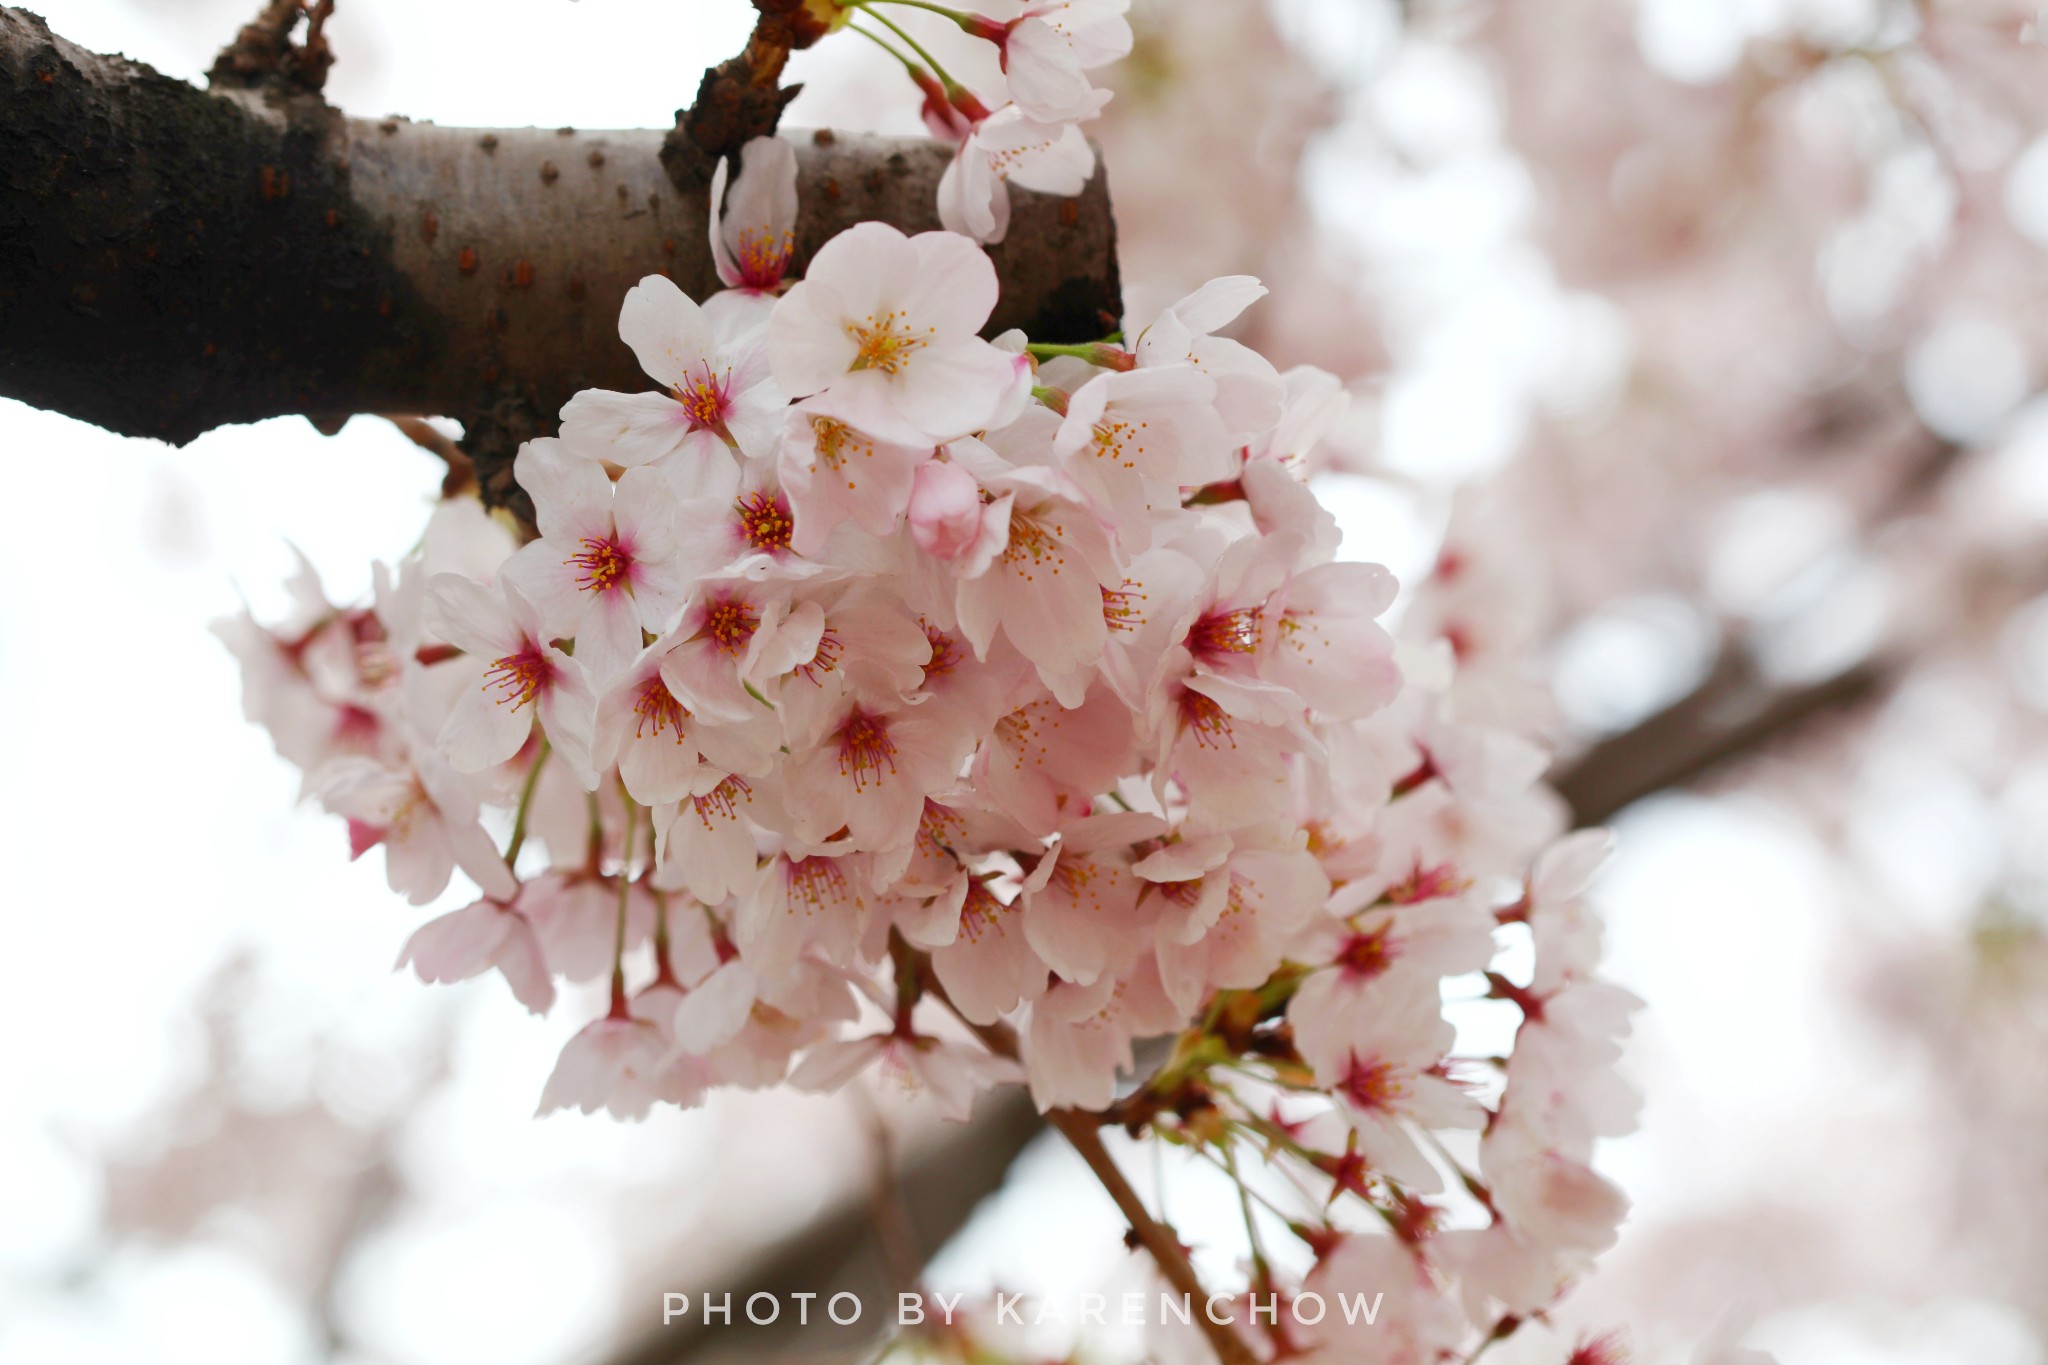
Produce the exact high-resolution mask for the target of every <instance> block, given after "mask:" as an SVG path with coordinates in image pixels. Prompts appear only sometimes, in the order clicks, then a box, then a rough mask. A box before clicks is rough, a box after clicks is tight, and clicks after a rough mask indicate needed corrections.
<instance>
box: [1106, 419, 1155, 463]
mask: <svg viewBox="0 0 2048 1365" xmlns="http://www.w3.org/2000/svg"><path fill="white" fill-rule="evenodd" d="M1147 425H1148V424H1147V423H1144V422H1137V423H1132V422H1125V421H1120V420H1118V419H1117V418H1114V417H1105V418H1103V419H1102V420H1101V421H1100V422H1097V423H1096V424H1095V458H1096V459H1098V460H1113V461H1115V462H1116V463H1117V464H1119V465H1121V466H1123V467H1124V468H1125V469H1136V468H1137V467H1138V460H1137V457H1138V456H1140V455H1143V454H1144V453H1145V443H1144V439H1143V437H1142V436H1141V435H1140V434H1139V433H1141V432H1142V431H1144V430H1145V428H1146V426H1147Z"/></svg>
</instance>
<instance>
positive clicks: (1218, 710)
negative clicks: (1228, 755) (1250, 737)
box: [1180, 687, 1237, 749]
mask: <svg viewBox="0 0 2048 1365" xmlns="http://www.w3.org/2000/svg"><path fill="white" fill-rule="evenodd" d="M1180 723H1181V728H1182V729H1184V730H1192V731H1194V734H1195V743H1197V744H1199V745H1201V746H1202V747H1203V748H1204V749H1221V748H1224V747H1226V746H1228V747H1230V748H1233V749H1234V748H1236V747H1237V741H1236V739H1235V737H1234V736H1232V734H1231V731H1230V716H1229V714H1228V713H1227V712H1226V711H1224V709H1223V708H1222V707H1220V706H1218V705H1217V704H1216V700H1215V698H1213V697H1210V696H1206V695H1204V694H1203V693H1200V692H1197V691H1195V689H1193V688H1192V687H1190V688H1186V689H1184V690H1183V691H1182V692H1181V694H1180Z"/></svg>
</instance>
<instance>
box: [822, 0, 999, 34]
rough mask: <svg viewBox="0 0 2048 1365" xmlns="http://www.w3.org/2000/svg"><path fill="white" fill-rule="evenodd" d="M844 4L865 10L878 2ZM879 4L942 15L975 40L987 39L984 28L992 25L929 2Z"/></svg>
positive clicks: (896, 0)
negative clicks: (900, 6)
mask: <svg viewBox="0 0 2048 1365" xmlns="http://www.w3.org/2000/svg"><path fill="white" fill-rule="evenodd" d="M845 3H846V4H847V5H848V6H849V7H852V8H858V9H866V8H868V7H869V6H870V5H872V4H875V3H878V0H845ZM879 3H882V4H889V5H908V6H909V7H910V8H912V9H921V10H927V11H929V12H931V13H933V14H937V15H942V16H944V17H945V18H947V19H950V20H952V21H953V22H954V23H956V24H958V25H959V26H960V27H961V29H962V30H963V31H965V32H967V33H972V34H974V35H975V36H976V37H977V38H985V37H987V36H988V34H987V33H986V32H984V28H985V27H988V26H990V25H991V24H992V21H990V20H987V19H983V18H982V17H981V16H980V15H978V14H966V13H963V12H962V11H960V10H957V9H947V8H946V7H945V6H944V5H934V4H933V3H931V0H879ZM993 27H995V29H996V30H997V31H998V32H1000V31H1001V29H1002V26H1001V25H1000V24H994V25H993Z"/></svg>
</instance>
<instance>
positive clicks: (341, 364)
mask: <svg viewBox="0 0 2048 1365" xmlns="http://www.w3.org/2000/svg"><path fill="white" fill-rule="evenodd" d="M663 138H664V134H663V133H662V132H661V131H659V130H651V129H650V130H644V131H628V132H588V131H578V130H573V129H561V130H540V129H531V128H527V129H500V130H496V131H486V130H483V129H457V128H439V127H435V126H433V125H431V124H419V123H410V122H407V121H405V120H402V119H384V120H381V121H368V120H362V119H349V118H344V117H343V116H341V115H340V114H339V113H337V112H335V111H334V110H332V109H330V108H328V107H327V106H326V105H325V104H324V103H322V102H321V101H320V100H319V99H317V98H316V97H310V96H298V97H290V96H285V95H282V94H279V93H278V92H276V91H275V90H271V91H268V92H264V93H258V92H254V91H233V92H229V93H226V94H207V93H205V92H203V91H200V90H197V89H195V88H193V87H192V86H189V85H186V84H185V83H183V82H182V81H175V80H172V79H169V78H168V77H165V76H162V75H160V74H158V73H157V72H155V71H152V70H151V69H150V68H148V67H146V66H143V65H141V64H139V63H136V62H131V61H128V60H126V59H125V58H120V57H102V56H97V55H94V54H92V53H90V52H86V51H84V50H83V49H81V48H79V47H77V46H76V45H74V44H72V43H69V42H66V41H65V40H64V39H62V38H60V37H57V36H55V35H53V34H52V33H51V32H50V30H49V28H48V27H47V26H46V25H45V24H44V23H43V21H42V20H41V19H39V18H37V17H35V16H34V15H31V14H28V13H26V12H25V11H22V10H18V9H12V8H8V7H4V6H0V395H5V396H7V397H12V398H18V399H21V400H23V401H25V402H28V403H31V404H34V405H36V406H38V407H44V408H50V409H53V410H55V411H58V412H63V413H66V414H69V415H71V416H74V417H78V418H81V419H83V420H85V421H89V422H92V423H95V424H96V425H99V426H103V427H107V428H109V429H110V430H113V431H118V432H122V433H125V434H128V435H136V436H155V437H161V438H163V439H165V440H169V441H175V442H181V443H182V442H185V441H189V440H191V439H192V438H193V437H195V436H197V435H199V434H200V433H201V432H203V431H206V430H208V429H210V428H212V427H216V426H220V425H222V424H224V423H229V422H251V421H256V420H258V419H260V418H264V417H272V416H277V415H279V414H283V413H306V414H309V415H313V416H315V417H319V418H332V417H336V416H345V415H347V414H349V413H354V412H417V413H433V414H438V415H444V416H449V417H454V418H456V419H457V420H459V421H461V422H462V423H463V424H464V425H465V427H466V428H467V435H466V438H465V445H467V446H468V447H469V448H470V450H471V452H472V454H474V455H476V456H477V458H478V470H477V473H478V477H479V479H480V481H481V482H482V484H483V487H484V490H485V493H486V495H487V496H490V497H492V498H494V499H496V500H500V501H503V500H506V499H507V497H508V495H509V494H510V493H511V492H512V491H513V490H512V488H511V484H510V473H511V471H510V458H509V457H510V452H511V449H512V447H513V446H515V445H516V443H517V442H518V441H519V440H521V439H524V438H525V437H527V436H531V435H535V434H540V433H543V432H547V431H551V430H552V429H553V424H554V417H555V413H556V412H557V410H558V409H559V408H560V407H561V404H562V403H563V402H564V401H565V400H566V399H567V398H568V397H569V396H570V395H571V394H573V393H574V392H576V390H578V389H581V388H586V387H590V386H597V387H604V388H614V389H624V390H636V389H640V388H643V387H646V385H647V381H646V379H645V378H644V376H642V375H641V374H640V373H639V369H638V367H637V366H636V365H635V364H634V361H633V357H632V353H631V352H630V351H628V350H627V349H626V347H625V346H624V345H623V344H622V343H621V342H620V341H619V339H618V334H617V318H618V309H619V302H620V300H621V299H622V298H623V297H624V295H625V292H626V290H627V289H628V288H630V287H631V286H632V285H633V284H634V283H635V282H636V281H637V280H639V279H640V277H641V276H643V275H646V274H649V273H652V272H656V271H660V272H665V273H667V274H668V275H669V276H670V277H671V278H673V279H674V280H675V281H676V282H677V283H678V284H679V285H681V286H682V287H683V288H684V289H685V290H686V291H688V292H690V293H691V294H693V295H699V296H701V295H703V294H706V293H708V292H710V291H711V290H712V289H713V288H714V287H715V284H716V277H715V274H714V271H713V268H712V261H711V251H710V244H709V241H708V239H707V236H706V223H707V220H708V216H709V202H708V198H707V191H704V190H695V191H692V192H689V193H685V192H683V191H681V190H678V189H677V188H676V186H675V185H674V184H673V183H672V182H671V180H670V178H669V176H668V175H667V174H666V173H665V172H664V170H663V167H662V163H661V158H660V151H661V146H662V142H663ZM792 140H793V141H795V142H796V144H797V149H798V161H799V167H800V176H801V184H800V193H801V199H802V204H803V213H802V217H801V219H800V222H799V225H798V232H797V250H798V254H799V259H800V260H801V259H802V258H804V257H807V256H808V255H809V253H811V252H814V251H815V250H816V249H817V248H818V246H819V245H820V244H822V243H823V242H824V240H825V239H826V238H827V237H829V236H831V235H832V234H833V233H835V232H837V231H839V230H840V229H842V228H844V227H846V226H848V225H850V224H852V223H855V222H858V221H862V220H865V219H879V220H881V221H885V222H890V223H894V224H895V225H897V226H898V227H901V228H903V229H904V230H906V231H920V230H924V229H928V228H933V227H936V226H938V218H937V211H936V207H935V204H936V187H937V183H938V179H939V176H940V174H941V173H942V172H943V170H944V169H945V166H946V163H947V158H948V155H949V153H948V149H947V148H946V147H945V146H943V145H942V144H939V143H936V142H932V141H928V140H925V139H916V138H911V139H905V138H878V137H869V136H858V137H855V136H833V135H832V134H830V133H823V132H820V133H810V134H798V135H795V136H794V137H793V139H792ZM990 255H991V257H992V259H993V260H994V261H995V264H996V269H997V272H998V274H999V275H1000V277H1001V279H1002V287H1003V297H1002V303H1001V304H1000V305H999V307H998V310H997V313H996V316H995V317H994V318H993V319H991V322H990V327H991V329H992V330H1000V329H1002V328H1005V327H1013V326H1022V327H1025V328H1026V329H1027V330H1029V331H1031V333H1032V334H1033V335H1034V336H1036V337H1042V338H1045V339H1048V340H1053V339H1064V340H1083V339H1086V338H1089V337H1093V336H1099V335H1101V334H1102V332H1103V331H1104V329H1105V322H1104V318H1105V317H1106V316H1113V315H1115V314H1116V313H1117V312H1118V311H1119V310H1120V306H1121V304H1120V297H1119V292H1120V291H1119V286H1118V281H1117V271H1116V259H1115V248H1114V228H1113V226H1112V223H1111V220H1110V211H1109V196H1108V191H1107V189H1106V186H1105V184H1104V180H1103V177H1102V175H1101V173H1100V172H1098V173H1097V176H1096V178H1095V180H1094V181H1093V183H1091V184H1090V185H1089V187H1088V189H1087V190H1086V191H1085V192H1084V193H1083V194H1082V195H1081V196H1079V197H1078V198H1076V199H1072V200H1067V199H1059V198H1054V197H1051V196H1041V195H1032V194H1023V193H1020V194H1018V195H1017V196H1016V216H1015V217H1014V218H1013V221H1012V225H1011V229H1010V234H1009V238H1008V240H1007V241H1006V242H1004V243H1003V244H1002V245H1000V246H998V247H995V248H993V249H992V250H991V252H990Z"/></svg>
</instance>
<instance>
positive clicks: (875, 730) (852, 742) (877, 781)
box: [839, 708, 896, 792]
mask: <svg viewBox="0 0 2048 1365" xmlns="http://www.w3.org/2000/svg"><path fill="white" fill-rule="evenodd" d="M895 771H896V743H895V741H894V740H892V739H890V738H889V727H888V725H887V724H885V723H884V722H883V721H882V720H881V719H880V718H879V717H876V716H871V715H869V714H868V713H867V712H865V711H862V710H860V709H858V708H856V709H855V710H854V711H853V713H852V714H851V715H849V716H848V717H847V718H846V723H845V724H844V725H842V726H840V727H839V772H840V775H841V776H842V777H850V778H852V779H853V789H854V791H856V792H862V791H866V790H867V789H868V788H869V787H871V786H880V785H881V783H882V778H883V775H884V774H885V773H889V774H893V773H894V772H895Z"/></svg>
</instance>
